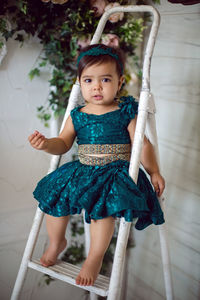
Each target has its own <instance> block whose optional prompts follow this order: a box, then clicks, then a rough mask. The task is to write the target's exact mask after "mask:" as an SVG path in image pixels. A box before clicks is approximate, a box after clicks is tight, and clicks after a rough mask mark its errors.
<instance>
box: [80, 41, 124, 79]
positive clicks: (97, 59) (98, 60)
mask: <svg viewBox="0 0 200 300" xmlns="http://www.w3.org/2000/svg"><path fill="white" fill-rule="evenodd" d="M95 47H99V48H101V49H105V50H106V49H112V53H113V54H114V55H115V56H118V57H119V59H116V58H114V57H113V56H111V55H109V54H99V55H97V56H94V55H84V56H83V57H82V58H81V60H80V61H79V64H78V78H79V79H80V77H81V74H82V72H83V70H84V69H85V67H89V66H92V65H95V64H99V65H100V64H102V63H107V62H114V63H115V65H116V70H117V73H118V75H119V77H120V76H121V75H123V69H124V61H125V59H124V54H123V52H122V51H121V50H120V49H119V48H114V47H108V46H106V45H103V44H94V45H90V46H87V47H84V48H83V49H82V50H81V52H80V54H79V55H81V53H83V52H86V51H88V50H90V49H92V48H95Z"/></svg>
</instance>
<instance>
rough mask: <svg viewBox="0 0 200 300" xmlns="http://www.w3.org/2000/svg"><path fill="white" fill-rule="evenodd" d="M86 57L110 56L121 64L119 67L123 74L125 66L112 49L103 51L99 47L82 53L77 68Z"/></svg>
mask: <svg viewBox="0 0 200 300" xmlns="http://www.w3.org/2000/svg"><path fill="white" fill-rule="evenodd" d="M86 55H91V56H98V55H110V56H112V57H113V58H114V59H115V60H116V61H117V63H118V64H119V66H120V68H121V73H122V74H123V64H122V62H121V60H120V58H119V56H118V55H117V54H116V53H113V52H112V48H107V49H103V48H101V46H100V45H99V46H97V47H94V48H91V49H89V50H87V51H85V52H82V53H81V54H80V55H79V57H78V59H77V66H78V65H79V62H80V60H81V59H82V58H83V57H84V56H86Z"/></svg>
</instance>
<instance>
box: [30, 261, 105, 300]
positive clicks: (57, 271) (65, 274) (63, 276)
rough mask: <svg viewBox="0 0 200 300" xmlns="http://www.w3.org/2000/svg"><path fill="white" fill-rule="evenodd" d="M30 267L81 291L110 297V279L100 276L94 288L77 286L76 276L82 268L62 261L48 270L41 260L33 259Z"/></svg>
mask: <svg viewBox="0 0 200 300" xmlns="http://www.w3.org/2000/svg"><path fill="white" fill-rule="evenodd" d="M28 267H29V268H31V269H34V270H37V271H40V272H42V273H44V274H47V275H49V276H52V277H54V278H57V279H59V280H62V281H65V282H68V283H70V284H72V285H75V286H76V287H79V288H81V289H84V290H87V291H89V292H92V293H95V294H97V295H99V296H102V297H106V296H108V290H109V283H110V278H109V277H106V276H103V275H100V274H99V275H98V277H97V279H96V281H95V283H94V285H93V286H82V285H77V284H76V282H75V279H76V276H77V275H78V273H79V272H80V269H81V268H80V267H78V266H75V265H72V264H69V263H67V262H64V261H62V260H57V263H56V264H55V265H53V266H50V267H48V268H46V267H44V266H42V265H41V264H40V261H39V259H32V260H31V261H29V262H28Z"/></svg>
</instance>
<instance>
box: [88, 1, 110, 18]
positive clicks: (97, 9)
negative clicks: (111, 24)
mask: <svg viewBox="0 0 200 300" xmlns="http://www.w3.org/2000/svg"><path fill="white" fill-rule="evenodd" d="M107 4H108V1H106V0H90V6H91V9H92V10H93V11H94V14H95V16H96V17H100V16H101V15H103V13H104V9H105V7H106V5H107Z"/></svg>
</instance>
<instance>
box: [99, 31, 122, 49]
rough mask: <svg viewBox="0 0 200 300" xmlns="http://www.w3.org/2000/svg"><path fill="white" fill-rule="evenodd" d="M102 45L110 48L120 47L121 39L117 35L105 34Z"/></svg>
mask: <svg viewBox="0 0 200 300" xmlns="http://www.w3.org/2000/svg"><path fill="white" fill-rule="evenodd" d="M102 44H104V45H106V46H109V47H119V37H118V36H117V35H116V34H112V33H109V34H105V35H104V36H103V38H102Z"/></svg>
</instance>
